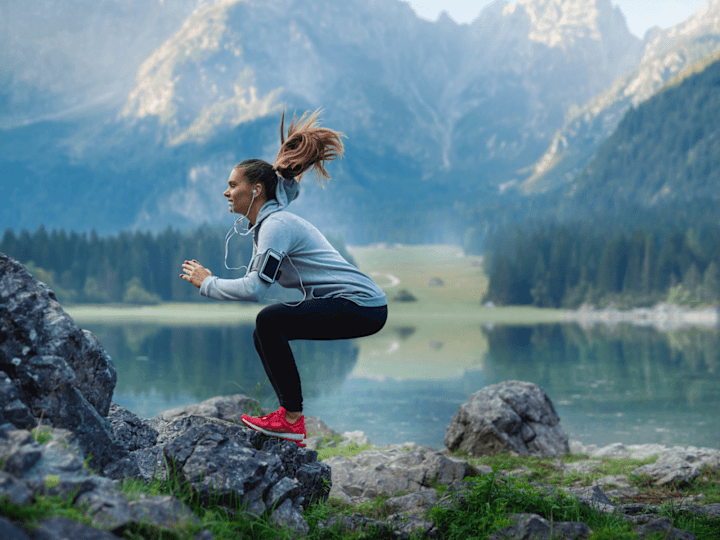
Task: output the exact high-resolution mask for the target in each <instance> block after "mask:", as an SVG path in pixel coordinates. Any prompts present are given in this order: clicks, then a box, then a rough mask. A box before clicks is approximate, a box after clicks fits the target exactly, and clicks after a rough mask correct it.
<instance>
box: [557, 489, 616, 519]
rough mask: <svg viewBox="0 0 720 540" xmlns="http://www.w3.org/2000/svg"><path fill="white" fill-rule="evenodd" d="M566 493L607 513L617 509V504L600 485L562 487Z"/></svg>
mask: <svg viewBox="0 0 720 540" xmlns="http://www.w3.org/2000/svg"><path fill="white" fill-rule="evenodd" d="M562 489H563V490H564V491H565V492H566V493H569V494H570V495H573V496H574V497H576V498H577V499H578V500H579V501H580V502H581V503H582V504H584V505H586V506H589V507H591V508H594V509H596V510H599V511H601V512H605V513H611V512H613V511H614V510H615V505H614V504H613V502H612V501H611V500H610V499H608V497H607V495H605V493H603V490H602V489H600V488H599V487H598V486H591V487H580V488H562Z"/></svg>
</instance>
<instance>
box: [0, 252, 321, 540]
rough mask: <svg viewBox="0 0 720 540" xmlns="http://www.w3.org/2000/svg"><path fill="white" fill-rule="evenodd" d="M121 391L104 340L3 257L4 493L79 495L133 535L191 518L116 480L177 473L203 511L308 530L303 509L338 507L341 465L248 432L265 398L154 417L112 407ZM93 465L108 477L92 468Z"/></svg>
mask: <svg viewBox="0 0 720 540" xmlns="http://www.w3.org/2000/svg"><path fill="white" fill-rule="evenodd" d="M115 382H116V376H115V369H114V367H113V363H112V360H111V359H110V357H109V356H108V355H107V353H106V352H105V350H104V349H103V348H102V346H101V345H100V343H99V342H98V340H97V339H96V338H95V337H94V336H93V335H92V334H90V333H89V332H86V331H84V330H81V329H80V328H78V327H77V326H76V325H75V324H74V322H73V321H72V319H71V318H70V317H69V316H68V315H67V314H66V313H65V312H64V311H63V310H62V308H61V307H60V305H59V304H58V302H57V301H56V299H55V296H54V294H53V293H52V291H51V290H50V289H49V288H48V287H47V286H46V285H45V284H43V283H41V282H39V281H37V280H35V279H34V278H33V277H32V276H31V275H30V274H29V273H28V272H27V271H26V270H25V268H24V267H23V266H22V265H21V264H20V263H18V262H17V261H16V260H14V259H12V258H10V257H7V256H6V255H5V254H0V407H1V409H0V424H2V434H1V435H0V458H1V460H0V473H1V474H0V487H2V489H3V490H5V492H6V493H8V494H11V495H12V497H11V498H12V500H14V501H17V503H18V504H28V503H30V502H32V501H33V499H34V498H35V497H36V496H37V495H38V494H40V493H50V494H56V493H59V494H68V496H70V495H69V494H71V493H73V490H75V493H74V494H73V495H72V496H73V497H75V498H76V501H77V503H78V504H82V503H87V504H89V505H90V508H91V509H92V512H93V515H95V514H97V515H98V516H99V517H98V520H99V521H98V523H99V524H101V525H106V524H107V523H108V520H109V521H111V522H113V523H115V522H117V523H119V524H125V525H122V526H126V525H127V524H128V523H131V522H133V520H135V521H138V520H141V519H142V518H143V516H145V515H146V514H147V515H150V516H155V517H156V518H157V520H158V523H165V524H167V523H171V522H173V521H174V522H177V521H178V520H182V519H183V516H185V515H186V514H188V513H189V511H186V510H187V509H185V508H182V506H183V505H182V504H181V503H180V502H179V501H176V500H167V499H162V500H160V499H152V500H149V501H145V502H142V503H135V502H128V501H127V500H126V497H125V496H124V495H123V494H122V493H120V492H118V491H117V490H116V489H115V488H116V483H115V481H117V480H119V479H124V478H127V477H129V478H138V479H142V480H144V481H145V482H150V481H151V480H153V479H155V478H159V479H161V480H164V479H166V478H167V477H168V475H171V474H172V475H173V476H174V477H175V478H176V479H177V480H178V481H179V482H180V483H181V485H183V486H184V487H185V488H188V489H189V490H190V492H191V493H192V494H193V496H194V497H196V498H197V499H196V500H199V501H200V502H201V503H202V504H205V505H210V504H212V505H221V506H225V507H227V508H228V511H229V512H230V513H234V512H237V511H238V508H241V507H242V508H243V509H244V511H245V513H246V515H250V516H259V515H260V514H263V513H265V512H266V511H267V512H269V513H270V514H271V519H272V520H273V521H276V522H277V523H283V524H286V525H289V526H290V527H292V528H293V529H295V530H296V531H297V532H298V533H301V534H303V533H306V532H307V531H308V525H307V523H306V522H305V520H304V519H303V517H302V510H303V509H304V508H307V506H308V504H309V503H310V502H311V501H313V500H315V501H317V500H322V499H325V498H327V494H328V491H329V486H328V485H327V484H329V482H330V468H329V467H328V466H327V465H325V464H323V463H319V462H318V461H317V453H316V452H314V451H313V450H309V449H304V448H299V447H298V446H297V445H296V444H295V443H291V442H288V441H284V440H281V439H273V438H267V437H264V436H262V435H261V434H260V433H258V432H256V431H254V430H251V429H249V428H247V427H245V426H243V425H239V424H238V422H239V420H240V416H241V415H242V414H244V413H246V412H249V411H250V410H251V409H252V408H253V406H254V405H257V404H256V403H254V402H253V400H251V399H250V398H248V397H247V396H232V397H229V398H225V397H218V398H213V399H211V400H208V401H206V402H203V403H200V404H197V405H194V406H191V407H188V408H186V409H184V410H183V409H176V410H171V411H166V412H165V413H163V414H161V415H158V417H156V418H154V419H150V420H143V419H140V418H138V417H137V416H136V415H134V414H133V413H132V412H130V411H128V410H126V409H124V408H122V407H119V406H117V405H115V404H113V403H111V401H110V399H111V397H112V394H113V390H114V387H115ZM262 412H263V413H266V412H267V411H262ZM108 415H109V419H108V418H107V417H108ZM39 422H42V424H43V428H42V429H40V430H37V428H36V426H37V425H38V423H39ZM18 428H25V429H18ZM31 428H36V431H35V433H36V436H38V437H39V436H40V435H37V434H38V433H40V432H42V431H43V430H47V431H48V432H49V433H50V437H51V440H50V441H49V442H45V443H44V444H42V445H40V444H38V442H37V441H36V440H35V438H34V437H33V435H32V434H31V433H30V432H29V431H27V429H31ZM57 438H62V439H63V440H64V442H63V443H62V444H61V443H60V442H59V441H58V440H56V439H57ZM63 445H67V448H65V447H64V446H63ZM85 458H88V462H89V466H90V468H91V469H93V470H97V471H98V472H99V473H100V474H99V475H98V474H91V473H90V472H88V471H86V470H85V469H84V468H83V460H84V459H85ZM48 482H49V483H48ZM188 515H189V514H188ZM163 516H165V517H163ZM148 519H149V518H148ZM56 525H57V524H56ZM122 526H121V525H118V527H122ZM120 530H121V529H118V528H117V527H116V528H115V529H113V531H114V532H118V531H120Z"/></svg>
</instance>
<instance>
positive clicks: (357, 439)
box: [306, 428, 370, 448]
mask: <svg viewBox="0 0 720 540" xmlns="http://www.w3.org/2000/svg"><path fill="white" fill-rule="evenodd" d="M306 430H307V428H306ZM342 436H343V441H342V442H341V443H340V445H339V447H340V448H344V447H345V446H350V445H351V444H356V445H358V446H365V445H366V444H370V441H369V440H368V438H367V435H365V433H364V432H363V431H346V432H345V433H343V434H342Z"/></svg>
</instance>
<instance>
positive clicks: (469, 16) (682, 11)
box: [405, 0, 705, 38]
mask: <svg viewBox="0 0 720 540" xmlns="http://www.w3.org/2000/svg"><path fill="white" fill-rule="evenodd" d="M405 1H406V2H407V3H409V4H410V5H411V6H412V7H413V9H414V10H415V12H416V13H417V14H418V15H419V16H420V17H422V18H424V19H428V20H431V21H434V20H436V19H437V17H438V15H439V14H440V12H441V11H443V10H444V11H447V12H448V14H449V15H450V16H451V17H452V18H453V19H455V21H456V22H459V23H469V22H471V21H472V20H473V19H474V18H475V17H476V16H477V15H478V13H480V11H481V10H482V8H484V7H485V6H486V5H488V4H491V3H492V2H493V1H494V0H405ZM704 3H705V0H613V5H615V6H620V10H621V11H622V12H623V14H624V15H625V19H626V20H627V23H628V28H629V29H630V31H631V32H632V33H633V34H635V35H636V36H638V37H639V38H642V37H643V36H644V35H645V31H646V30H648V29H650V28H652V27H653V26H659V27H660V28H668V27H670V26H673V25H675V24H677V23H679V22H681V21H683V20H685V19H687V18H688V17H689V16H690V15H692V14H693V13H695V12H696V11H697V10H698V9H699V8H700V6H702V5H703V4H704Z"/></svg>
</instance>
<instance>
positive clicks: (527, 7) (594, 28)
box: [503, 0, 613, 49]
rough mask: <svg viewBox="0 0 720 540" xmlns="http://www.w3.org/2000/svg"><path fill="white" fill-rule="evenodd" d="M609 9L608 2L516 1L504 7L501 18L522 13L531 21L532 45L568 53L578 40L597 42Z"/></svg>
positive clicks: (565, 0)
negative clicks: (540, 45) (601, 21)
mask: <svg viewBox="0 0 720 540" xmlns="http://www.w3.org/2000/svg"><path fill="white" fill-rule="evenodd" d="M612 9H613V8H612V4H611V3H610V1H609V0H596V1H593V2H588V1H587V0H518V2H516V3H514V4H510V5H506V6H505V8H504V9H503V15H505V16H512V15H516V14H519V13H524V14H525V15H526V16H527V17H528V18H529V19H530V23H531V28H530V33H529V35H528V37H529V38H530V39H531V40H532V41H536V42H538V43H543V44H545V45H547V46H548V47H559V48H561V49H567V48H568V47H572V46H573V45H575V44H576V43H577V41H580V40H586V39H592V40H596V41H600V40H601V39H602V38H603V35H602V28H601V24H600V20H601V18H602V17H603V15H605V14H606V13H607V12H608V11H609V12H612Z"/></svg>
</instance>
